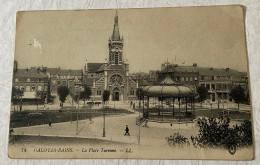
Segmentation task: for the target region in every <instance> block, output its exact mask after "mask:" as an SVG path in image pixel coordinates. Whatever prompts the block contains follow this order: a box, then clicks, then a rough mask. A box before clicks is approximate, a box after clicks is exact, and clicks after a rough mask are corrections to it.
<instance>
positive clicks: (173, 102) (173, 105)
mask: <svg viewBox="0 0 260 165" xmlns="http://www.w3.org/2000/svg"><path fill="white" fill-rule="evenodd" d="M174 100H175V99H174V97H173V98H172V116H174Z"/></svg>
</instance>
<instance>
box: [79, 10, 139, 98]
mask: <svg viewBox="0 0 260 165" xmlns="http://www.w3.org/2000/svg"><path fill="white" fill-rule="evenodd" d="M108 48H109V52H108V59H109V60H108V62H106V63H86V64H85V66H84V83H85V84H86V85H88V86H89V87H91V89H92V100H102V94H103V92H104V90H108V91H110V100H114V101H126V100H132V99H135V98H136V95H135V91H136V88H137V83H136V82H135V81H133V80H132V79H131V77H130V76H129V64H128V63H127V62H125V61H124V56H123V48H124V38H123V36H120V33H119V23H118V15H117V13H116V15H115V17H114V29H113V33H112V35H111V37H110V38H109V40H108Z"/></svg>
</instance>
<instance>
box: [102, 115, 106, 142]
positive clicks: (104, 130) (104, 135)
mask: <svg viewBox="0 0 260 165" xmlns="http://www.w3.org/2000/svg"><path fill="white" fill-rule="evenodd" d="M103 119H104V121H103V135H102V137H106V117H105V114H103Z"/></svg>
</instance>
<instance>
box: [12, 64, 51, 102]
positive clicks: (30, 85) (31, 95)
mask: <svg viewBox="0 0 260 165" xmlns="http://www.w3.org/2000/svg"><path fill="white" fill-rule="evenodd" d="M14 68H15V69H14V75H13V86H14V87H15V88H16V89H20V90H22V91H24V93H23V96H22V98H23V102H26V101H33V100H37V99H45V98H46V99H47V97H48V96H49V94H48V92H49V79H48V77H47V76H46V75H45V74H44V73H43V72H41V70H40V69H39V68H31V69H17V67H16V66H15V67H14ZM38 91H40V92H43V97H44V98H37V95H36V93H37V92H38Z"/></svg>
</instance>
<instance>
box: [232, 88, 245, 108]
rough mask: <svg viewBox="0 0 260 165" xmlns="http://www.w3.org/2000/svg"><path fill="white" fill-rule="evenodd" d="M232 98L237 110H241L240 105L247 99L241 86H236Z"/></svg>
mask: <svg viewBox="0 0 260 165" xmlns="http://www.w3.org/2000/svg"><path fill="white" fill-rule="evenodd" d="M230 95H231V97H232V98H233V99H234V100H235V102H236V103H237V109H238V110H239V103H241V102H243V101H244V99H245V90H244V88H243V87H242V86H241V85H237V86H234V87H233V88H232V89H231V92H230Z"/></svg>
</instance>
